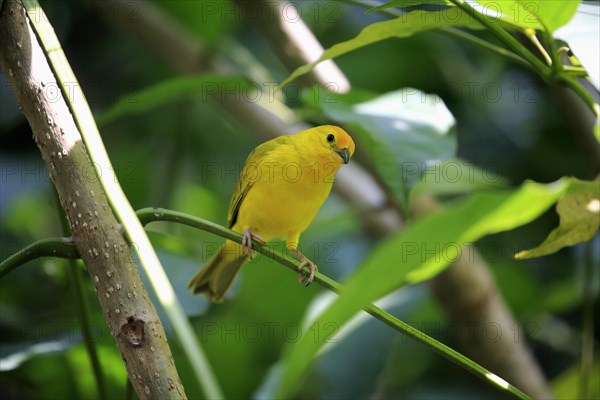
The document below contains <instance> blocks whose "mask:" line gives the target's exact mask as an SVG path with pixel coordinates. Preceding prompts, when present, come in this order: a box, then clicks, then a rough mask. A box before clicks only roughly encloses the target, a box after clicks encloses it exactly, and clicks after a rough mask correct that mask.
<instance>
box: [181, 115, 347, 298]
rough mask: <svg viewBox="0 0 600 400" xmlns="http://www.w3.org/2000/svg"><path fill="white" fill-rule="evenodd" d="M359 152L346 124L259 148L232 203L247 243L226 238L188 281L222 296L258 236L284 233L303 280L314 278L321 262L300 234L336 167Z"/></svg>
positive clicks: (233, 219)
mask: <svg viewBox="0 0 600 400" xmlns="http://www.w3.org/2000/svg"><path fill="white" fill-rule="evenodd" d="M353 154H354V141H353V140H352V138H351V137H350V135H348V133H346V131H344V130H343V129H342V128H339V127H337V126H331V125H324V126H318V127H315V128H311V129H307V130H304V131H301V132H298V133H296V134H294V135H290V136H280V137H278V138H275V139H272V140H269V141H268V142H265V143H263V144H261V145H259V146H258V147H257V148H256V149H254V150H253V151H252V152H251V153H250V155H249V156H248V159H247V160H246V164H245V165H244V168H243V169H242V172H241V174H240V178H239V180H238V182H237V185H236V188H235V192H234V193H233V197H232V198H231V203H230V204H229V212H228V215H227V226H228V227H229V228H231V229H232V230H234V231H235V232H239V233H241V234H243V236H244V238H243V241H242V245H241V246H240V245H239V244H237V243H235V242H232V241H230V240H226V241H225V243H224V244H223V246H221V248H220V249H219V251H218V252H217V253H216V254H215V255H214V256H213V257H212V258H211V259H210V260H209V261H208V262H207V263H206V264H204V266H203V267H202V268H201V269H200V271H198V272H197V273H196V274H195V275H194V277H192V279H191V280H190V282H189V283H188V287H189V288H190V289H191V290H192V291H193V292H194V294H196V293H202V294H204V295H206V296H207V297H208V298H209V299H210V300H212V301H214V302H219V301H222V300H223V295H224V294H225V292H226V291H227V289H228V288H229V286H231V283H232V282H233V279H234V278H235V276H236V274H237V273H238V271H239V270H240V268H241V267H242V264H244V262H245V261H246V258H247V257H252V239H255V240H258V241H260V242H267V241H269V240H271V239H274V238H282V239H284V240H285V242H286V246H287V248H288V249H289V251H290V252H291V253H292V254H293V255H294V256H295V257H296V258H297V259H298V260H299V261H301V263H300V265H299V266H298V271H299V272H300V276H299V281H300V283H303V282H304V280H305V279H306V278H307V277H306V276H304V275H303V274H302V272H301V271H302V269H303V268H304V267H305V266H308V268H309V270H310V274H309V276H308V279H306V285H308V284H309V283H310V282H312V280H313V278H314V274H315V270H316V269H317V266H316V265H315V264H314V263H313V262H312V261H310V260H309V259H308V258H306V256H304V255H303V254H302V253H301V252H300V251H298V242H299V240H300V234H301V233H302V232H303V231H304V230H305V229H306V228H307V227H308V226H309V225H310V223H311V222H312V220H313V219H314V217H315V215H316V214H317V211H319V208H321V205H322V204H323V202H324V201H325V199H326V198H327V196H328V195H329V192H330V191H331V186H332V184H333V177H334V174H335V172H336V171H337V170H338V169H339V168H340V167H341V166H342V165H343V164H347V163H348V161H349V160H350V157H352V155H353Z"/></svg>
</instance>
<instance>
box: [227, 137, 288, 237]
mask: <svg viewBox="0 0 600 400" xmlns="http://www.w3.org/2000/svg"><path fill="white" fill-rule="evenodd" d="M291 143H292V139H291V137H289V136H279V137H277V138H275V139H272V140H269V141H268V142H265V143H263V144H261V145H259V146H257V147H256V148H255V149H254V150H252V152H251V153H250V155H249V156H248V158H247V159H246V163H245V164H244V168H243V169H242V173H241V174H240V178H239V179H238V181H237V184H236V186H235V191H234V192H233V196H231V202H230V203H229V212H228V213H227V226H228V227H229V228H231V227H233V226H234V225H235V223H236V221H237V218H238V213H239V211H240V207H241V205H242V202H243V201H244V199H245V198H246V195H247V194H248V192H249V191H250V189H251V188H252V186H253V184H254V182H255V181H256V180H255V179H253V178H252V176H256V172H257V171H256V168H260V165H261V163H263V162H264V161H265V158H266V157H267V156H268V154H269V153H271V152H272V151H273V150H274V149H275V148H277V147H279V146H286V145H289V144H291Z"/></svg>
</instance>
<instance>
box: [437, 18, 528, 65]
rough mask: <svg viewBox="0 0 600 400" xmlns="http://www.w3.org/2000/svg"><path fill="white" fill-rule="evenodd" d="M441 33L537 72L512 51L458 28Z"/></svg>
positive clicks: (445, 28) (448, 28) (444, 29)
mask: <svg viewBox="0 0 600 400" xmlns="http://www.w3.org/2000/svg"><path fill="white" fill-rule="evenodd" d="M438 30H439V31H440V32H442V33H445V34H447V35H450V36H454V37H456V38H459V39H463V40H465V41H467V42H471V43H473V44H475V45H478V46H480V47H482V48H484V49H486V50H489V51H491V52H492V53H496V54H497V55H499V56H501V57H504V58H506V59H508V60H510V61H513V62H515V63H517V64H519V65H520V66H522V67H525V68H528V69H530V70H532V71H537V70H536V69H535V68H534V67H533V66H532V65H531V64H529V63H528V62H527V61H526V60H525V59H524V58H523V57H520V56H518V55H517V54H515V53H513V52H512V51H510V50H507V49H505V48H503V47H500V46H496V45H495V44H492V43H490V42H488V41H486V40H483V39H480V38H478V37H477V36H475V35H471V34H470V33H467V32H465V31H461V30H460V29H457V28H452V27H449V26H446V27H442V28H440V29H438Z"/></svg>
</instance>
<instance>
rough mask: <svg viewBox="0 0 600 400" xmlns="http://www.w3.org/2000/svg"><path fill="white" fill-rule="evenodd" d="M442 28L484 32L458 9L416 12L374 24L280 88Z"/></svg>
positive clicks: (295, 75)
mask: <svg viewBox="0 0 600 400" xmlns="http://www.w3.org/2000/svg"><path fill="white" fill-rule="evenodd" d="M442 26H464V27H468V28H472V29H481V25H480V24H479V23H478V22H476V21H475V20H474V19H473V18H472V17H470V16H469V15H467V14H465V13H463V12H462V11H460V10H459V9H457V8H454V9H452V10H451V11H448V12H431V11H423V10H418V11H413V12H410V13H407V14H405V15H403V16H401V17H398V18H395V19H392V20H389V21H383V22H377V23H374V24H371V25H369V26H367V27H366V28H364V29H363V30H362V31H361V32H360V33H359V34H358V36H356V37H355V38H353V39H350V40H347V41H345V42H341V43H337V44H335V45H333V46H332V47H330V48H329V49H327V50H325V52H323V54H322V55H321V57H319V59H318V60H316V61H315V62H313V63H311V64H306V65H303V66H301V67H299V68H297V69H296V70H295V71H294V72H292V74H291V75H290V76H289V77H288V78H287V79H286V80H285V81H284V82H283V83H282V84H281V85H280V87H281V86H284V85H286V84H288V83H290V82H291V81H293V80H294V79H296V78H297V77H299V76H301V75H304V74H306V73H308V72H310V71H311V70H312V69H313V68H314V67H315V66H316V65H317V64H319V63H320V62H322V61H325V60H329V59H331V58H335V57H338V56H341V55H343V54H346V53H349V52H351V51H353V50H356V49H359V48H361V47H364V46H367V45H369V44H372V43H376V42H380V41H382V40H385V39H390V38H403V37H408V36H412V35H414V34H415V33H419V32H423V31H427V30H431V29H435V28H439V27H442Z"/></svg>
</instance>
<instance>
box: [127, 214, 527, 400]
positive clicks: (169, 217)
mask: <svg viewBox="0 0 600 400" xmlns="http://www.w3.org/2000/svg"><path fill="white" fill-rule="evenodd" d="M136 214H137V216H138V218H139V219H140V222H141V223H142V225H144V226H146V225H148V224H149V223H151V222H156V221H166V222H176V223H179V224H183V225H187V226H190V227H193V228H196V229H200V230H202V231H206V232H210V233H213V234H215V235H218V236H221V237H223V238H225V239H229V240H232V241H235V242H237V243H241V242H242V235H241V234H239V233H237V232H234V231H232V230H230V229H227V228H225V227H222V226H220V225H218V224H215V223H213V222H210V221H207V220H204V219H202V218H198V217H194V216H191V215H188V214H184V213H181V212H177V211H172V210H167V209H164V208H144V209H141V210H138V211H137V212H136ZM252 249H253V250H255V251H257V252H259V253H261V254H263V255H265V256H267V257H269V258H271V259H272V260H275V261H277V262H279V263H280V264H282V265H283V266H285V267H287V268H288V269H290V270H292V271H294V272H297V271H298V270H297V268H298V261H297V260H292V259H291V258H289V257H287V256H284V255H282V254H279V253H277V252H276V251H274V250H273V249H272V248H270V247H269V246H268V245H263V244H261V243H259V242H256V241H253V243H252ZM305 268H306V270H305V271H306V272H307V273H308V272H309V271H308V267H305ZM314 282H316V283H318V284H319V285H321V286H323V287H324V288H327V289H329V290H331V291H333V292H335V293H340V292H341V291H342V290H343V286H342V285H341V284H339V283H338V282H336V281H334V280H333V279H331V278H329V277H327V276H326V275H323V274H322V273H320V272H318V271H317V272H316V273H315V279H314ZM364 311H365V312H367V313H369V314H370V315H372V316H373V317H374V318H376V319H378V320H379V321H381V322H383V323H384V324H386V325H387V326H389V327H391V328H392V329H395V330H396V331H398V332H400V333H402V334H404V335H406V336H408V337H410V338H412V339H414V340H416V341H418V342H420V343H422V344H424V345H425V346H427V347H429V348H430V349H431V350H433V351H435V352H436V353H438V354H440V355H441V356H443V357H445V358H446V359H448V360H450V361H451V362H453V363H454V364H456V365H458V366H459V367H461V368H463V369H465V370H467V371H469V372H471V373H472V374H473V375H475V376H477V377H478V378H480V379H482V380H484V381H486V382H487V383H489V384H492V385H493V386H495V387H496V388H498V389H500V390H502V391H507V392H508V393H510V394H512V395H513V396H514V397H516V398H519V399H529V398H530V397H529V396H528V395H527V394H525V393H524V392H522V391H521V390H519V389H518V388H516V387H515V386H513V385H511V384H510V383H508V382H505V381H504V380H503V379H501V378H500V377H498V376H496V375H495V374H493V373H491V372H490V371H488V370H487V369H485V368H484V367H482V366H481V365H479V364H477V363H476V362H474V361H472V360H471V359H469V358H468V357H465V356H464V355H462V354H460V353H459V352H457V351H455V350H453V349H451V348H450V347H448V346H446V345H445V344H443V343H441V342H439V341H437V340H435V339H434V338H432V337H430V336H428V335H427V334H425V333H423V332H421V331H419V330H418V329H416V328H414V327H412V326H411V325H409V324H407V323H405V322H403V321H401V320H399V319H398V318H396V317H394V316H393V315H391V314H389V313H387V312H386V311H384V310H382V309H381V308H379V307H377V306H375V305H373V304H370V305H368V306H367V307H365V308H364Z"/></svg>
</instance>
